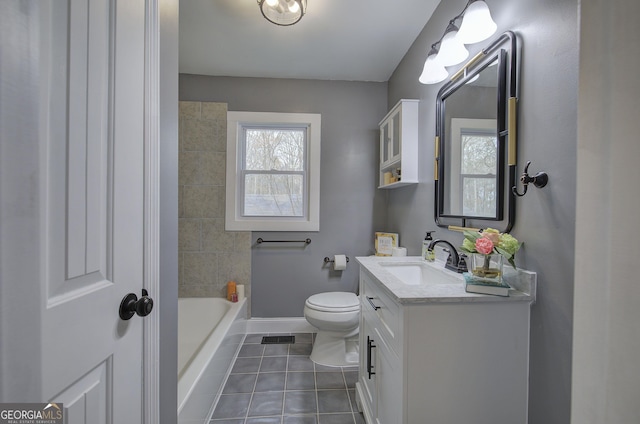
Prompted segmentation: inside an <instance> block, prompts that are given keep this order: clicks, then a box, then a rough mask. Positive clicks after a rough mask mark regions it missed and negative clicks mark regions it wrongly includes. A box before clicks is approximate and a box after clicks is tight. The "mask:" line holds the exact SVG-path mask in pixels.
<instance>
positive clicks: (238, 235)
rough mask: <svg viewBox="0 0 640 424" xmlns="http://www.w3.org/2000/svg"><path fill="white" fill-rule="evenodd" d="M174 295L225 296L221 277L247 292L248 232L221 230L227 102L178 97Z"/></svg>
mask: <svg viewBox="0 0 640 424" xmlns="http://www.w3.org/2000/svg"><path fill="white" fill-rule="evenodd" d="M179 106H180V107H179V110H180V123H179V125H180V127H179V134H180V163H179V177H178V184H179V196H180V198H179V206H178V207H179V211H178V214H179V218H180V222H179V247H178V249H179V255H178V256H179V266H180V270H179V290H178V295H179V296H180V297H226V295H227V294H226V285H227V282H228V281H230V280H233V281H235V282H237V283H238V284H244V285H245V293H246V296H247V297H249V296H250V293H251V289H250V282H251V233H250V232H248V231H242V232H237V231H225V230H224V213H225V172H226V171H225V169H226V150H227V104H226V103H211V102H180V105H179Z"/></svg>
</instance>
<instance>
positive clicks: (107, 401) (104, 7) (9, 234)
mask: <svg viewBox="0 0 640 424" xmlns="http://www.w3.org/2000/svg"><path fill="white" fill-rule="evenodd" d="M2 3H3V5H2V9H1V10H0V14H2V15H3V17H2V18H0V19H2V22H0V23H1V24H2V25H5V29H3V30H0V31H1V34H2V44H3V45H2V48H3V49H5V52H4V53H2V54H3V56H2V59H3V60H2V61H0V62H3V63H2V65H0V66H2V69H0V71H2V73H3V75H2V76H0V78H2V90H3V91H2V95H3V96H4V98H3V99H2V103H1V104H0V106H2V109H1V110H0V113H2V115H3V116H2V121H3V124H5V127H4V129H2V144H3V149H2V152H1V153H2V162H1V164H0V166H2V167H3V169H2V171H0V172H2V174H1V175H2V187H1V189H2V190H3V191H0V194H2V209H1V211H0V212H2V214H0V226H1V227H2V228H3V229H5V230H6V231H4V232H3V234H2V238H1V239H0V242H1V245H0V250H1V252H2V260H3V262H2V268H3V269H2V271H0V272H2V277H3V282H2V284H3V291H2V299H1V302H2V324H3V325H2V331H3V334H2V339H1V341H2V360H3V362H2V368H1V369H0V370H1V371H2V377H3V379H4V378H5V377H6V380H5V381H4V382H3V383H2V392H1V395H2V396H1V399H0V401H2V402H62V403H63V404H64V408H65V418H66V420H65V422H66V423H70V424H75V423H89V422H90V423H118V424H120V423H122V424H124V423H141V422H142V420H143V417H142V415H143V412H142V410H143V365H144V363H143V354H142V347H143V332H142V328H143V321H142V320H143V318H141V317H138V316H134V317H133V318H132V319H130V320H128V321H124V320H122V319H120V317H119V314H118V310H119V305H120V302H121V300H122V298H123V297H124V296H125V295H126V294H127V293H130V292H132V293H135V294H136V295H137V296H138V297H140V295H141V290H142V284H143V277H144V276H143V261H144V257H143V255H144V252H143V242H144V239H143V231H144V210H143V209H144V204H143V201H144V105H145V103H144V87H145V79H144V78H145V67H144V59H145V2H144V1H143V0H66V1H58V0H56V1H36V0H33V1H20V0H15V1H14V0H10V1H8V2H6V1H5V0H3V1H2ZM8 27H11V28H12V29H7V28H8ZM9 31H13V32H9ZM29 55H30V56H29ZM25 74H29V75H25ZM11 79H13V80H11ZM25 81H26V82H25ZM14 82H17V83H18V84H17V85H18V86H20V87H19V88H16V87H15V85H16V84H14ZM21 93H22V94H21ZM29 94H31V97H29ZM25 114H29V115H28V116H25ZM11 115H15V116H20V118H19V119H23V120H24V122H22V123H16V122H15V120H14V118H13V117H12V116H11ZM14 127H15V128H14ZM34 127H36V128H34ZM7 128H8V129H7ZM24 134H31V135H32V136H33V138H32V139H29V137H27V136H24ZM20 149H26V150H27V152H30V153H31V154H30V155H24V157H25V158H26V157H27V156H28V157H29V158H30V159H28V160H27V159H24V161H25V163H23V164H20V163H19V162H18V163H15V161H19V160H23V159H22V156H21V155H20V152H21V150H20ZM30 167H31V168H32V172H29V171H28V170H29V168H30ZM29 178H31V180H32V181H25V179H27V180H28V179H29ZM11 180H13V181H11ZM25 191H26V193H25ZM25 197H26V198H28V199H25ZM20 226H22V227H23V228H22V229H23V231H22V232H20V231H18V228H17V227H20ZM25 234H27V235H29V236H28V237H27V236H26V235H25ZM20 248H22V249H23V251H22V252H20V254H17V252H16V255H13V251H12V249H20ZM13 257H15V258H17V261H18V262H20V263H18V264H16V263H15V261H12V260H10V259H11V258H13ZM34 280H35V281H34ZM19 286H22V287H29V288H31V290H30V293H24V292H25V291H26V290H23V292H21V291H20V288H19ZM34 299H35V300H34ZM21 302H23V308H21V309H18V307H17V306H16V305H17V304H20V303H21ZM24 308H33V309H32V310H31V311H30V312H29V313H30V315H29V314H28V312H26V311H24V310H23V309H24ZM36 308H37V309H36ZM12 310H13V311H14V312H15V314H12ZM152 313H157V311H153V312H152ZM10 334H20V337H19V339H15V338H13V340H14V342H11V339H12V337H11V335H10ZM18 349H22V350H21V352H19V351H17V350H18Z"/></svg>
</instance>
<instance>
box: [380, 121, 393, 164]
mask: <svg viewBox="0 0 640 424" xmlns="http://www.w3.org/2000/svg"><path fill="white" fill-rule="evenodd" d="M390 141H391V140H390V134H389V124H385V125H384V126H383V127H382V144H381V150H380V161H381V162H382V163H387V162H388V161H389V143H390Z"/></svg>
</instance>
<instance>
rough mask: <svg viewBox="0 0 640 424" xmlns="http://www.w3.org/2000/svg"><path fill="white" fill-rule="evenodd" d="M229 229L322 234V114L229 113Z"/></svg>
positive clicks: (227, 219)
mask: <svg viewBox="0 0 640 424" xmlns="http://www.w3.org/2000/svg"><path fill="white" fill-rule="evenodd" d="M227 125H228V126H227V196H226V198H227V204H226V215H225V217H226V229H227V230H254V231H318V230H319V219H318V218H319V194H320V190H319V188H320V115H318V114H292V113H257V112H228V115H227Z"/></svg>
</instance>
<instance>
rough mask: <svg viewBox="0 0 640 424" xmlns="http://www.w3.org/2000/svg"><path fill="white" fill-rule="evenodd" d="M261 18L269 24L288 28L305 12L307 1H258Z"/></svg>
mask: <svg viewBox="0 0 640 424" xmlns="http://www.w3.org/2000/svg"><path fill="white" fill-rule="evenodd" d="M258 7H260V12H262V16H264V17H265V19H266V20H268V21H269V22H271V23H274V24H276V25H280V26H290V25H293V24H295V23H297V22H298V21H300V19H302V17H303V16H304V14H305V13H306V12H307V0H258Z"/></svg>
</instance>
